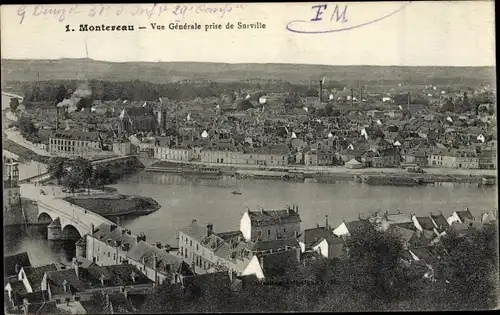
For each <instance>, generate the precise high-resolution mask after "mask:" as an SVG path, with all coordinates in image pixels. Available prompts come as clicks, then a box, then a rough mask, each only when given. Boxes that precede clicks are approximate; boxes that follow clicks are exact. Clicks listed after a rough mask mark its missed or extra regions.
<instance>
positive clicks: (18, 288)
mask: <svg viewBox="0 0 500 315" xmlns="http://www.w3.org/2000/svg"><path fill="white" fill-rule="evenodd" d="M9 284H10V287H11V288H12V292H14V293H18V294H26V293H28V291H26V287H25V286H24V283H23V280H16V281H12V282H9Z"/></svg>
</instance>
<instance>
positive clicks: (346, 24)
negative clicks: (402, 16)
mask: <svg viewBox="0 0 500 315" xmlns="http://www.w3.org/2000/svg"><path fill="white" fill-rule="evenodd" d="M410 3H411V1H409V2H407V3H405V4H403V5H400V4H399V5H398V6H397V7H396V8H393V9H392V10H386V11H385V12H379V13H373V15H372V16H371V17H370V18H364V20H362V21H359V19H358V20H357V21H358V22H351V20H350V19H349V18H348V14H349V15H350V16H353V15H355V14H356V13H357V12H356V11H353V10H348V5H339V4H332V3H328V4H319V5H313V6H311V8H310V9H311V11H310V19H309V20H295V21H291V22H290V23H288V24H287V25H286V29H287V30H288V31H290V32H293V33H301V34H322V33H333V32H342V31H348V30H352V29H355V28H359V27H362V26H366V25H369V24H373V23H376V22H379V21H381V20H384V19H386V18H388V17H390V16H392V15H394V14H396V13H398V12H401V11H402V10H403V9H404V8H405V7H406V6H408V5H409V4H410ZM358 8H359V7H358ZM358 12H359V11H358ZM365 16H366V14H365Z"/></svg>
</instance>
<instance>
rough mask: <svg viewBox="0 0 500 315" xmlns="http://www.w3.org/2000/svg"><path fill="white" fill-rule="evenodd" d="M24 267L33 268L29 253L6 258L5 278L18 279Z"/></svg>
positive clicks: (4, 261)
mask: <svg viewBox="0 0 500 315" xmlns="http://www.w3.org/2000/svg"><path fill="white" fill-rule="evenodd" d="M23 267H31V261H30V258H29V256H28V253H27V252H22V253H19V254H15V255H9V256H5V257H4V260H3V277H4V279H7V278H8V277H17V276H18V275H19V271H20V270H21V268H23Z"/></svg>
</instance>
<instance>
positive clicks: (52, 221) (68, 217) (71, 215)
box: [21, 184, 113, 240]
mask: <svg viewBox="0 0 500 315" xmlns="http://www.w3.org/2000/svg"><path fill="white" fill-rule="evenodd" d="M42 187H43V186H35V185H30V184H24V185H22V186H21V194H22V195H23V197H26V198H28V199H31V200H35V201H36V202H37V204H38V222H37V223H45V224H49V225H48V227H47V229H48V239H49V240H57V239H78V238H80V237H82V236H84V235H86V234H89V233H92V229H93V228H94V227H98V226H99V225H101V224H103V223H106V224H113V222H112V221H110V220H108V219H106V218H104V217H102V216H100V215H98V214H96V213H94V212H92V211H89V210H87V209H84V208H82V207H79V206H77V205H74V204H72V203H70V202H67V201H65V200H63V199H59V198H55V197H54V196H51V195H44V194H42V193H41V188H42Z"/></svg>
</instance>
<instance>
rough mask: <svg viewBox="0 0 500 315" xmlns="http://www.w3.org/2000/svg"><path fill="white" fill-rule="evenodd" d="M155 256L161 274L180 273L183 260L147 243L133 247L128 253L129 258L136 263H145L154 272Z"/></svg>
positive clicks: (140, 243)
mask: <svg viewBox="0 0 500 315" xmlns="http://www.w3.org/2000/svg"><path fill="white" fill-rule="evenodd" d="M155 254H156V262H157V268H158V272H159V273H162V274H172V273H174V272H178V271H179V268H180V266H181V264H182V259H181V258H179V257H177V256H174V255H172V254H170V253H168V252H166V251H165V250H161V249H159V248H158V247H156V246H153V245H151V244H148V243H146V242H142V241H141V242H139V243H137V245H135V246H133V247H132V249H131V250H130V251H129V252H128V253H127V257H129V258H130V259H132V260H134V261H137V262H141V263H144V264H146V266H148V267H149V268H151V269H153V270H154V255H155Z"/></svg>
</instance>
